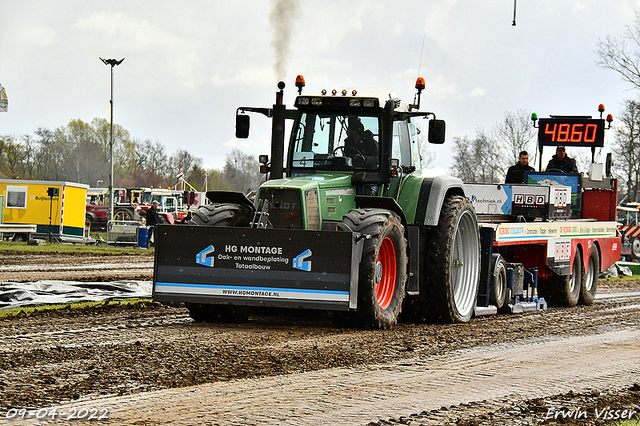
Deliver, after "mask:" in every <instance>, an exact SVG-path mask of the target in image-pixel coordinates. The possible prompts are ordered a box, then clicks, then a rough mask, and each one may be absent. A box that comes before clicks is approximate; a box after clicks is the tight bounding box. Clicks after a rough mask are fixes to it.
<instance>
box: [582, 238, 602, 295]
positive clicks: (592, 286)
mask: <svg viewBox="0 0 640 426" xmlns="http://www.w3.org/2000/svg"><path fill="white" fill-rule="evenodd" d="M587 266H588V270H587V271H586V273H585V276H584V279H583V280H582V286H581V287H580V299H579V300H578V303H580V304H581V305H592V304H593V301H594V300H595V298H596V292H597V291H598V278H599V275H600V253H598V247H596V245H595V244H592V245H591V253H589V264H588V265H587Z"/></svg>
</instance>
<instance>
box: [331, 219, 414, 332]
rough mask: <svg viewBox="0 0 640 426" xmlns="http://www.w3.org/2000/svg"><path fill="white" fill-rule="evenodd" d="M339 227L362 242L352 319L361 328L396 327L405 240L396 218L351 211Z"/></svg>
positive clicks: (402, 287) (404, 275)
mask: <svg viewBox="0 0 640 426" xmlns="http://www.w3.org/2000/svg"><path fill="white" fill-rule="evenodd" d="M342 223H343V225H345V226H346V227H347V228H348V229H350V230H352V231H353V232H356V233H358V234H360V235H361V236H362V238H364V246H363V250H362V258H361V261H360V270H359V285H358V308H357V312H356V316H357V318H358V322H359V324H360V325H361V326H362V327H365V328H373V329H385V328H390V327H392V326H393V325H394V324H396V322H397V320H398V316H399V315H400V311H401V309H402V302H403V300H404V294H405V285H406V281H407V240H406V239H405V236H404V227H403V226H402V222H401V221H400V218H399V217H398V216H397V215H396V214H395V213H393V212H390V211H388V210H383V209H367V208H365V209H355V210H351V211H350V212H349V213H348V214H347V215H345V217H344V218H343V220H342Z"/></svg>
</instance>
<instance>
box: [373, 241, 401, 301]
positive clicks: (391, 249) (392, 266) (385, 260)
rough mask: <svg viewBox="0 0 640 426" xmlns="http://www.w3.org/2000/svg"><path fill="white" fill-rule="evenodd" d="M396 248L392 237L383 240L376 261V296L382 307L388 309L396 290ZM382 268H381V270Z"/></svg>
mask: <svg viewBox="0 0 640 426" xmlns="http://www.w3.org/2000/svg"><path fill="white" fill-rule="evenodd" d="M396 262H397V259H396V248H395V246H394V245H393V241H391V238H389V237H387V238H385V239H384V240H383V241H382V245H381V246H380V252H379V253H378V261H377V262H376V298H377V299H378V305H380V307H381V308H382V309H387V307H388V306H389V305H390V304H391V300H392V299H393V294H394V293H395V291H396V271H397V264H396ZM379 269H380V270H379Z"/></svg>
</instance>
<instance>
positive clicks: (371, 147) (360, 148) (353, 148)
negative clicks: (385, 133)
mask: <svg viewBox="0 0 640 426" xmlns="http://www.w3.org/2000/svg"><path fill="white" fill-rule="evenodd" d="M344 151H345V152H344V155H345V156H348V157H351V158H352V159H353V165H354V166H355V167H357V168H366V169H376V168H377V167H378V143H377V142H376V141H375V139H374V138H373V133H372V132H371V130H365V128H364V124H362V122H361V121H360V119H359V118H358V117H349V118H348V126H347V137H346V139H345V140H344Z"/></svg>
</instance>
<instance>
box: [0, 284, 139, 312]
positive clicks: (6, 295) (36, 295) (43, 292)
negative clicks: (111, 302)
mask: <svg viewBox="0 0 640 426" xmlns="http://www.w3.org/2000/svg"><path fill="white" fill-rule="evenodd" d="M150 297H151V281H113V282H95V283H92V282H77V281H37V282H33V283H1V284H0V308H20V307H23V306H34V305H48V304H59V303H63V304H64V303H74V302H99V301H102V300H107V299H130V298H150Z"/></svg>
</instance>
